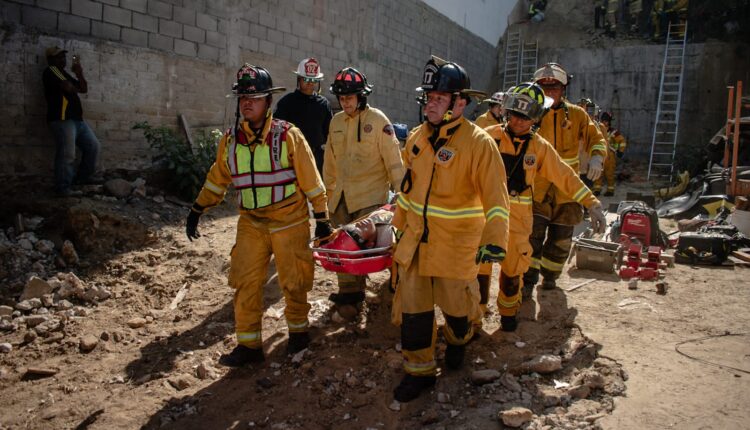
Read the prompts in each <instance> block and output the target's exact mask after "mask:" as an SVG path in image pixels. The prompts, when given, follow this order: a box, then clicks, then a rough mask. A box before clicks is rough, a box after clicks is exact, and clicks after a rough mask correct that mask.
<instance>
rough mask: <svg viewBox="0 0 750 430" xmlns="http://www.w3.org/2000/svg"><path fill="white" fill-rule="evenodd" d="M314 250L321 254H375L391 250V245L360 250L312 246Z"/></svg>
mask: <svg viewBox="0 0 750 430" xmlns="http://www.w3.org/2000/svg"><path fill="white" fill-rule="evenodd" d="M310 249H311V250H312V251H313V252H318V253H321V254H341V255H352V256H356V255H365V254H375V253H378V252H386V251H390V249H391V247H390V246H385V247H382V248H370V249H361V250H359V251H338V250H335V249H330V248H310Z"/></svg>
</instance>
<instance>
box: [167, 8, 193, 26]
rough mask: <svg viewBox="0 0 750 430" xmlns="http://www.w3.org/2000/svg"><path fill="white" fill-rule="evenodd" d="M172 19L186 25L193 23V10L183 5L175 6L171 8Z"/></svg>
mask: <svg viewBox="0 0 750 430" xmlns="http://www.w3.org/2000/svg"><path fill="white" fill-rule="evenodd" d="M172 13H173V14H174V20H175V21H177V22H179V23H181V24H187V25H195V11H194V10H192V9H186V8H184V7H178V6H175V7H174V9H173V10H172Z"/></svg>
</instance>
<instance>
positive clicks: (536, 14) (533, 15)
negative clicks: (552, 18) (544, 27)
mask: <svg viewBox="0 0 750 430" xmlns="http://www.w3.org/2000/svg"><path fill="white" fill-rule="evenodd" d="M545 9H547V0H534V1H532V2H531V4H530V5H529V21H531V22H542V21H544V10H545Z"/></svg>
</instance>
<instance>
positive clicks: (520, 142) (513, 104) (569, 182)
mask: <svg viewBox="0 0 750 430" xmlns="http://www.w3.org/2000/svg"><path fill="white" fill-rule="evenodd" d="M545 103H546V105H545ZM551 104H552V99H550V98H549V97H545V96H544V92H543V90H542V89H541V87H539V86H538V85H536V84H533V83H531V82H526V83H523V84H520V85H518V86H516V87H513V88H511V89H510V90H508V92H507V93H506V95H505V101H504V102H503V108H504V109H505V111H506V113H507V114H506V118H507V121H506V125H504V126H501V125H495V126H492V127H489V128H487V129H486V131H487V132H488V133H489V134H490V136H492V138H493V139H495V142H497V144H498V148H499V149H500V155H501V156H502V158H503V164H504V165H505V173H506V176H507V178H508V194H509V195H510V236H509V238H508V248H507V254H506V256H505V260H504V261H503V263H502V264H501V266H500V279H499V284H500V289H499V292H498V296H497V308H498V311H499V312H500V322H501V328H502V330H503V331H515V329H516V327H517V324H518V323H517V321H516V314H517V313H518V308H519V307H520V305H521V291H522V287H523V283H522V279H521V276H522V275H523V274H524V273H526V270H527V269H528V268H529V265H530V263H531V254H532V248H531V244H530V243H529V235H530V234H531V231H532V222H533V218H534V217H533V210H532V196H533V195H534V192H535V190H534V183H535V179H536V178H537V177H541V178H545V179H547V180H549V181H550V182H552V184H554V186H555V187H557V189H558V191H559V192H560V193H561V194H563V195H565V196H568V197H572V198H573V199H575V200H576V201H577V202H579V203H581V204H582V205H584V206H585V207H587V208H588V209H589V210H590V212H591V219H592V224H593V225H594V229H595V230H596V231H597V232H604V227H605V219H604V214H603V212H602V208H601V204H600V203H599V201H598V200H597V199H596V197H594V196H593V195H592V194H591V191H589V189H588V188H587V187H586V185H585V184H584V183H583V182H582V181H581V179H580V178H579V177H578V174H577V173H576V172H575V170H573V169H572V168H571V167H570V166H569V165H568V164H566V163H565V162H564V161H563V160H562V159H561V158H560V156H559V155H558V154H557V152H556V151H555V149H554V148H553V147H552V145H550V144H549V142H547V141H546V140H545V139H544V138H542V137H541V136H539V135H538V134H536V133H535V132H534V129H533V128H532V126H533V125H534V124H535V123H537V122H538V121H539V120H540V119H541V118H542V116H543V115H544V112H545V109H546V108H547V107H548V106H549V105H551Z"/></svg>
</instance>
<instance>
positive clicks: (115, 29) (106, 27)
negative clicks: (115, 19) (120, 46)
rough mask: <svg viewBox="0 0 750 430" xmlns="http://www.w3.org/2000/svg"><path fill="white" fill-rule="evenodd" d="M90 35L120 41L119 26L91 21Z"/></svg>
mask: <svg viewBox="0 0 750 430" xmlns="http://www.w3.org/2000/svg"><path fill="white" fill-rule="evenodd" d="M91 35H92V36H94V37H101V38H102V39H109V40H120V26H118V25H114V24H107V23H106V22H98V21H91Z"/></svg>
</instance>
